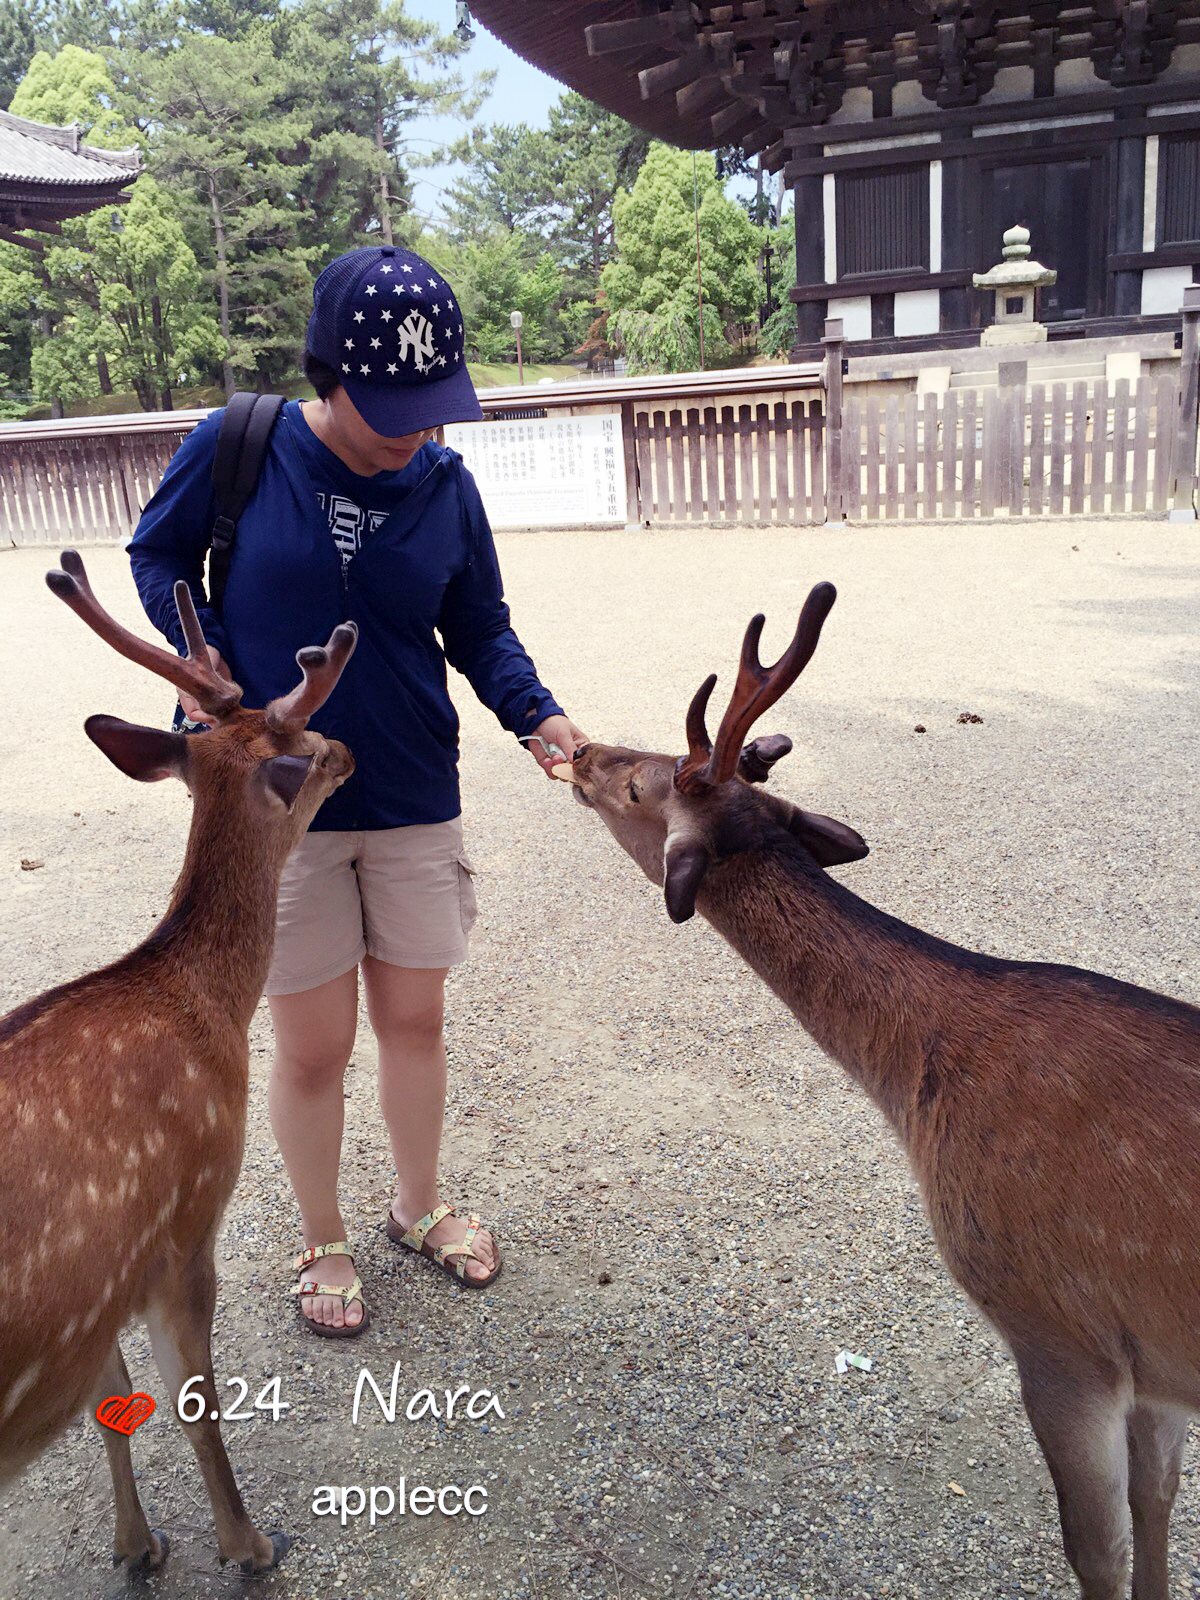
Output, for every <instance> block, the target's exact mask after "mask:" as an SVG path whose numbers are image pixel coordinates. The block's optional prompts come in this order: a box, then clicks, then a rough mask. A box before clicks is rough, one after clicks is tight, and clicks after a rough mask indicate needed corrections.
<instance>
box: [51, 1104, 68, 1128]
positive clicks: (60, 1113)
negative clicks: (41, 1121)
mask: <svg viewBox="0 0 1200 1600" xmlns="http://www.w3.org/2000/svg"><path fill="white" fill-rule="evenodd" d="M54 1120H55V1122H57V1123H58V1125H59V1127H60V1128H69V1127H70V1126H71V1124H70V1121H69V1120H68V1118H67V1113H66V1112H65V1111H64V1110H63V1108H62V1107H61V1106H55V1108H54Z"/></svg>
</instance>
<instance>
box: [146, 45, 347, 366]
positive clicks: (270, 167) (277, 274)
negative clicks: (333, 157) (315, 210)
mask: <svg viewBox="0 0 1200 1600" xmlns="http://www.w3.org/2000/svg"><path fill="white" fill-rule="evenodd" d="M130 78H131V81H132V82H133V83H134V84H135V85H136V86H137V87H138V89H139V91H140V94H141V97H142V99H143V102H144V103H145V104H147V105H149V106H151V107H153V110H154V114H155V118H156V122H157V124H158V126H157V128H156V130H155V131H156V134H157V137H156V139H155V144H154V160H153V168H154V171H155V173H156V175H157V176H158V177H159V178H160V179H161V180H162V182H163V183H164V184H166V185H168V186H169V187H170V188H171V191H172V193H173V194H174V195H175V196H176V198H177V200H178V202H179V204H180V209H181V213H182V216H183V220H184V226H185V229H186V231H187V235H188V238H189V241H190V242H191V244H192V246H193V249H194V250H195V253H196V255H197V257H198V259H200V260H201V261H202V262H203V264H204V266H205V268H206V276H207V280H208V283H209V285H210V286H211V290H212V293H213V294H214V296H215V299H216V303H217V318H218V324H219V326H220V329H221V334H222V336H223V338H224V340H225V344H226V355H225V359H224V362H223V365H222V378H223V381H224V384H225V388H226V392H227V393H229V392H232V390H233V389H234V387H235V386H236V381H237V377H238V376H241V377H242V378H243V379H249V380H250V382H251V384H254V383H263V384H267V385H269V384H270V383H271V382H272V381H277V380H278V378H279V377H280V376H281V375H282V374H283V373H284V372H285V371H287V370H289V369H290V368H292V367H293V366H294V361H295V351H296V347H297V344H298V342H299V340H300V338H301V337H302V333H303V327H304V319H305V316H306V311H307V304H308V292H309V286H310V283H311V279H312V264H313V261H314V260H315V259H316V258H317V256H319V255H320V254H321V249H322V245H321V241H320V238H319V235H316V234H310V233H309V232H308V230H307V229H306V228H305V227H304V215H303V213H302V212H301V211H300V210H299V209H298V207H297V206H296V205H295V203H294V199H293V195H294V188H295V186H296V185H297V184H298V183H302V182H303V179H304V166H305V154H306V152H311V149H312V145H313V142H314V141H313V124H312V117H311V115H310V114H307V113H305V112H304V111H301V110H298V109H296V110H289V109H284V108H285V107H286V106H287V105H288V101H289V97H290V91H291V89H292V87H293V76H292V71H291V66H290V64H289V63H288V62H285V61H282V60H280V59H279V58H278V57H277V56H276V55H275V54H274V52H273V49H272V40H271V37H270V33H269V31H268V30H267V29H266V28H265V27H264V25H263V24H261V23H257V24H254V25H252V26H251V27H250V28H249V29H248V30H247V33H246V35H245V36H244V38H243V39H241V40H239V41H234V40H230V39H222V38H219V37H218V36H217V35H215V34H200V33H198V34H192V35H190V36H189V37H188V38H187V39H185V40H184V41H183V42H182V43H181V44H180V46H179V47H178V48H177V49H175V50H173V51H171V52H169V53H168V54H166V55H163V56H145V57H143V58H141V60H140V63H139V64H138V65H137V66H136V67H135V68H133V69H132V70H131V72H130Z"/></svg>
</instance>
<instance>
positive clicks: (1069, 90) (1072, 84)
mask: <svg viewBox="0 0 1200 1600" xmlns="http://www.w3.org/2000/svg"><path fill="white" fill-rule="evenodd" d="M1107 88H1108V84H1107V83H1105V81H1104V79H1103V78H1098V77H1097V76H1096V69H1095V67H1094V66H1093V65H1092V63H1091V61H1090V60H1088V59H1087V57H1085V56H1080V57H1078V58H1077V59H1076V60H1074V61H1060V62H1059V63H1058V65H1057V66H1056V67H1055V69H1054V92H1055V94H1088V93H1089V92H1090V91H1091V90H1093V89H1107Z"/></svg>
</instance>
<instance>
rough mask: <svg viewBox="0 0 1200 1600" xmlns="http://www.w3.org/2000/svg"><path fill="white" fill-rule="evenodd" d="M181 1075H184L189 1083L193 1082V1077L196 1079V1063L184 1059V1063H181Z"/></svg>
mask: <svg viewBox="0 0 1200 1600" xmlns="http://www.w3.org/2000/svg"><path fill="white" fill-rule="evenodd" d="M183 1075H184V1077H185V1078H186V1079H187V1081H188V1082H189V1083H194V1082H195V1079H196V1065H195V1062H193V1061H185V1062H184V1064H183Z"/></svg>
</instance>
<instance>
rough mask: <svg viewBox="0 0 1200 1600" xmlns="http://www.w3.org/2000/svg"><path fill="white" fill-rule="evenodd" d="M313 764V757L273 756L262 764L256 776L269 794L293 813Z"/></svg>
mask: <svg viewBox="0 0 1200 1600" xmlns="http://www.w3.org/2000/svg"><path fill="white" fill-rule="evenodd" d="M312 764H313V757H312V756H272V757H271V759H270V760H269V761H264V762H263V763H262V765H261V766H260V767H259V769H258V772H257V774H256V776H257V778H258V780H259V782H260V783H261V784H262V786H263V788H264V789H265V790H266V791H267V793H268V794H272V795H274V796H275V798H276V800H279V801H281V802H282V803H283V806H284V809H285V810H286V811H291V809H292V808H293V806H294V805H295V804H296V799H297V797H298V795H299V793H300V791H301V789H303V787H304V780H305V779H306V778H307V777H308V774H309V773H310V771H311V770H312Z"/></svg>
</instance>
